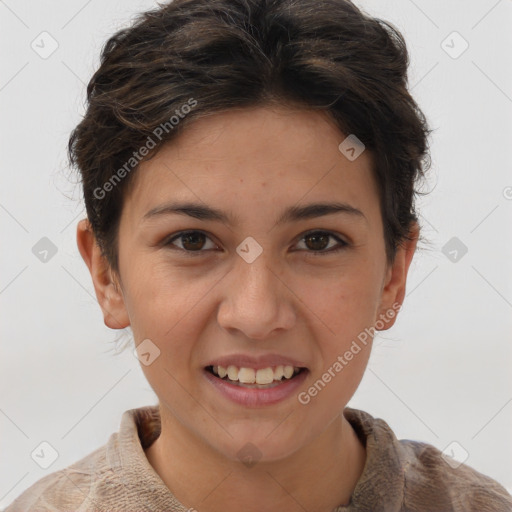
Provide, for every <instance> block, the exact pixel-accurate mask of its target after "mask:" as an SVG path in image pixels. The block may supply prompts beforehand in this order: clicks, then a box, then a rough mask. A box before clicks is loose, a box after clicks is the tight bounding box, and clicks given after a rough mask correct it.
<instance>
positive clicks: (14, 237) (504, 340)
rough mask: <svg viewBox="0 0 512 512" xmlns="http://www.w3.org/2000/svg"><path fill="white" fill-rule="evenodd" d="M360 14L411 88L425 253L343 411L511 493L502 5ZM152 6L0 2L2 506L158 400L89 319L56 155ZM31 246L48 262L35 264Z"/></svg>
mask: <svg viewBox="0 0 512 512" xmlns="http://www.w3.org/2000/svg"><path fill="white" fill-rule="evenodd" d="M357 4H358V5H359V6H360V7H362V8H363V9H364V10H365V11H367V12H368V13H370V14H372V15H374V16H378V17H382V18H384V19H387V20H389V21H391V22H392V23H393V24H395V25H396V26H397V27H398V28H399V29H400V30H401V31H402V32H403V34H404V35H405V38H406V40H407V43H408V47H409V50H410V53H411V69H410V84H411V88H412V93H413V95H414V96H415V98H416V99H417V101H418V102H419V104H420V106H421V107H422V109H423V110H424V112H425V113H426V115H427V117H428V119H429V121H430V123H431V125H432V127H433V128H435V130H436V131H435V133H434V135H433V137H432V159H433V165H432V169H431V172H430V174H431V178H430V181H429V182H428V183H427V185H426V187H425V189H426V190H431V193H430V194H429V195H428V196H426V197H425V198H422V199H421V200H420V202H419V208H420V211H421V212H422V217H421V221H422V225H423V235H424V237H425V238H426V239H427V240H428V243H423V244H421V248H420V250H419V252H418V253H417V255H416V257H415V260H414V262H413V264H412V267H411V272H410V278H409V284H408V292H407V298H406V301H405V306H404V308H403V310H402V313H401V314H400V316H399V321H398V323H397V325H396V326H395V327H393V328H392V330H390V331H387V332H384V333H382V334H381V335H380V336H379V338H378V339H377V340H376V342H375V346H374V351H373V354H372V357H371V359H370V363H369V367H368V370H367V372H366V374H365V377H364V379H363V382H362V383H361V386H360V388H359V389H358V391H357V393H356V394H355V396H354V397H353V399H352V401H351V402H350V404H349V405H351V406H352V407H357V408H361V409H364V410H366V411H368V412H370V413H371V414H373V415H374V416H377V417H381V418H383V419H385V420H386V421H387V422H388V423H389V425H390V426H391V427H392V428H393V429H394V431H395V433H396V434H397V437H399V438H408V439H416V440H422V441H425V442H428V443H431V444H433V445H435V446H437V447H438V448H439V449H441V450H444V449H447V451H448V452H451V453H452V454H453V455H454V456H455V459H456V460H457V459H461V460H462V459H464V458H465V457H466V456H467V460H466V462H467V463H468V464H469V465H470V466H472V467H474V468H475V469H477V470H479V471H481V472H483V473H485V474H487V475H489V476H491V477H493V478H495V479H496V480H498V481H499V482H500V483H502V484H503V485H504V486H506V487H507V488H508V489H509V491H512V436H511V432H512V428H511V427H512V376H511V372H510V367H511V361H512V345H511V343H510V341H511V332H512V329H511V327H512V315H511V313H512V286H511V285H512V278H511V253H512V238H511V236H510V233H511V229H510V226H511V220H512V175H511V169H512V166H511V159H512V157H511V152H510V146H511V142H512V122H511V119H512V117H511V116H512V71H511V67H510V50H511V49H512V44H511V43H512V31H510V26H511V25H512V23H511V22H512V1H511V0H499V1H496V0H481V1H476V0H472V1H462V0H459V1H454V0H452V1H446V0H444V1H441V0H435V1H433V0H430V1H426V0H415V1H412V0H400V1H397V0H395V1H383V0H364V1H363V0H359V1H357ZM154 6H156V3H155V2H153V1H149V0H147V1H135V0H128V1H127V0H124V1H121V0H108V1H107V0H101V1H100V0H89V1H83V0H68V1H67V2H44V1H38V2H28V1H21V0H18V1H16V0H6V1H0V37H1V44H2V46H1V48H2V50H1V67H0V69H1V71H0V73H1V74H0V111H1V116H0V129H1V140H2V146H1V155H0V156H1V158H0V166H1V180H2V186H1V188H0V229H1V237H2V241H3V243H2V251H1V256H0V257H1V264H0V268H1V273H0V307H1V312H2V321H1V324H0V332H1V357H0V389H1V397H0V431H1V436H0V443H1V445H0V464H1V468H0V507H3V506H6V505H7V504H8V503H10V502H11V501H12V500H13V499H14V498H15V497H16V496H18V495H19V494H20V493H21V492H22V491H23V490H24V489H26V488H27V487H28V486H29V485H31V484H32V483H33V482H35V481H36V480H39V479H40V478H41V477H43V476H44V475H46V474H48V473H51V472H53V471H56V470H58V469H60V468H63V467H65V466H67V465H69V464H71V463H73V462H75V461H77V460H78V459H79V458H82V457H83V456H85V455H87V454H89V453H90V452H91V451H93V450H94V449H96V448H98V447H99V446H101V445H102V444H104V443H105V442H106V441H107V439H108V437H109V435H110V434H111V433H112V432H114V431H116V430H117V429H118V426H119V420H120V417H121V414H122V412H123V411H125V410H126V409H129V408H133V407H139V406H143V405H148V404H154V403H156V397H155V395H154V393H153V392H152V390H151V389H150V387H149V385H148V384H147V382H146V381H145V379H144V377H143V374H142V371H141V369H140V366H139V364H140V363H139V362H138V361H137V359H135V357H134V356H133V354H132V351H131V350H126V351H124V352H123V353H121V354H118V355H116V353H115V349H116V346H117V347H118V346H119V344H118V345H116V344H115V343H114V340H115V339H116V338H117V337H118V335H119V331H112V330H110V329H108V328H107V327H105V326H104V324H103V317H102V314H101V311H100V308H99V306H98V304H97V302H96V299H95V295H94V289H93V286H92V282H91V279H90V275H89V273H88V270H87V268H86V266H85V264H84V263H83V262H82V260H81V257H80V255H79V253H78V250H77V248H76V242H75V232H76V224H77V222H78V220H79V219H81V218H83V217H84V213H83V212H84V210H83V205H82V204H81V202H80V190H79V188H78V186H76V185H75V184H74V182H73V180H74V179H75V178H74V176H73V175H72V178H73V179H71V180H70V179H69V178H68V171H67V170H66V165H67V162H66V153H65V149H66V143H67V138H68V136H69V132H70V130H71V129H72V128H73V127H74V126H75V125H76V123H77V122H78V121H79V119H80V115H81V114H82V113H83V102H84V98H85V84H86V83H87V81H88V80H89V78H90V76H91V75H92V73H93V71H94V70H95V68H96V66H97V63H98V56H99V52H100V49H101V47H102V45H103V43H104V42H105V41H106V39H107V38H108V36H109V35H111V34H112V33H113V32H114V31H116V30H118V29H119V28H122V27H123V26H125V25H126V24H127V23H128V22H129V20H130V19H131V18H132V17H133V16H134V14H135V13H137V12H139V11H141V10H145V9H148V8H152V7H154ZM44 31H46V32H48V33H49V34H50V35H51V36H47V35H42V36H41V35H40V34H41V33H42V32H44ZM454 31H456V32H457V33H458V34H460V36H459V35H457V34H455V35H453V34H452V33H453V32H454ZM53 40H55V41H56V43H54V42H53ZM443 41H445V42H444V43H443ZM464 41H467V44H469V47H468V48H467V50H466V51H465V52H464V53H462V54H460V53H461V51H462V50H463V49H464V47H465V43H464ZM52 44H58V47H57V49H56V50H55V51H54V53H52V54H51V55H49V56H47V55H45V54H44V52H50V50H51V49H52ZM31 45H33V46H34V49H33V47H32V46H31ZM36 50H37V51H36ZM38 52H39V53H38ZM40 54H43V56H44V57H46V58H42V57H41V56H40ZM459 54H460V55H459ZM43 237H47V238H48V239H49V240H50V241H51V243H52V244H53V245H54V246H55V248H56V250H57V252H56V253H55V254H54V255H52V252H51V251H50V252H49V253H48V254H47V256H46V259H47V261H46V262H43V261H41V260H40V259H39V258H41V257H43V255H44V253H41V254H39V258H38V257H36V254H37V253H39V252H40V251H42V250H43V249H44V248H45V247H46V246H45V245H44V244H47V245H48V242H47V241H42V242H40V240H41V239H42V238H43ZM453 237H456V240H454V241H453V240H452V242H450V244H449V245H448V246H446V244H447V243H448V242H449V241H450V240H451V239H452V238H453ZM36 244H40V245H36ZM41 244H42V245H41ZM462 244H464V246H465V247H467V253H466V254H463V251H462V250H461V248H463V246H462ZM34 246H36V249H34V252H35V253H36V254H34V252H33V248H34ZM444 247H445V249H444V250H443V248H444ZM454 250H455V251H456V253H454V252H453V251H454ZM450 253H451V254H450ZM455 256H456V261H452V260H453V258H454V257H455ZM129 334H130V333H129V331H126V332H125V333H124V341H126V340H128V339H129ZM121 341H122V342H123V340H121ZM121 344H122V343H121ZM43 441H46V442H47V443H49V444H50V445H51V446H53V447H54V449H55V450H56V451H57V452H58V457H57V458H56V460H55V461H54V462H53V463H52V464H51V465H50V466H49V467H48V468H46V469H43V468H42V467H40V465H38V464H37V463H36V462H35V461H34V460H33V459H32V458H31V453H32V452H33V451H34V450H36V453H44V454H45V455H44V456H42V457H41V458H40V463H41V464H44V463H45V461H46V463H49V462H50V461H51V459H50V457H51V453H52V451H51V449H50V448H48V447H47V446H46V445H43V446H42V447H41V446H40V443H41V442H43ZM454 442H455V444H453V443H454ZM41 450H42V452H41ZM45 457H46V459H45ZM34 458H36V459H37V457H34ZM43 459H45V460H43ZM456 460H455V461H453V462H452V463H456Z"/></svg>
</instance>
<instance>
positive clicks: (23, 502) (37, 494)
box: [4, 446, 108, 512]
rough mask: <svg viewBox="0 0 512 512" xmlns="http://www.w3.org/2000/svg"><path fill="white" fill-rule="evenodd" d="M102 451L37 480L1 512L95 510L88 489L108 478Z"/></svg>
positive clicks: (97, 451) (103, 449)
mask: <svg viewBox="0 0 512 512" xmlns="http://www.w3.org/2000/svg"><path fill="white" fill-rule="evenodd" d="M105 449H106V447H105V446H102V447H101V448H98V449H97V450H95V451H93V452H92V453H90V454H89V455H87V456H86V457H84V458H82V459H80V460H79V461H77V462H75V463H74V464H72V465H70V466H68V467H66V468H64V469H61V470H59V471H55V472H53V473H50V474H49V475H46V476H44V477H43V478H41V479H39V480H38V481H37V482H35V483H34V484H32V485H31V486H30V487H29V488H28V489H26V490H25V491H24V492H23V493H22V494H21V495H20V496H18V498H16V499H15V500H14V501H13V502H12V503H11V504H10V505H9V506H8V507H7V508H6V509H5V511H4V512H22V511H24V512H26V511H34V512H36V511H37V512H43V511H44V512H57V511H62V510H77V511H78V510H95V508H92V507H93V506H94V503H93V498H92V489H93V487H94V486H95V485H97V483H98V480H101V481H105V480H106V479H107V475H108V466H107V464H106V458H105Z"/></svg>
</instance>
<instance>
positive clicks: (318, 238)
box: [300, 231, 348, 254]
mask: <svg viewBox="0 0 512 512" xmlns="http://www.w3.org/2000/svg"><path fill="white" fill-rule="evenodd" d="M330 239H332V240H335V241H336V242H337V244H334V246H333V245H331V246H330V247H329V240H330ZM300 241H301V242H302V241H304V243H305V246H306V249H308V252H310V253H313V254H315V253H318V254H330V253H333V252H336V251H339V250H340V249H343V248H344V247H345V246H347V245H348V244H347V243H346V242H344V241H343V240H341V239H340V238H339V237H337V236H336V235H334V234H333V233H329V232H327V231H311V232H309V233H306V234H305V235H304V236H303V237H302V238H301V240H300Z"/></svg>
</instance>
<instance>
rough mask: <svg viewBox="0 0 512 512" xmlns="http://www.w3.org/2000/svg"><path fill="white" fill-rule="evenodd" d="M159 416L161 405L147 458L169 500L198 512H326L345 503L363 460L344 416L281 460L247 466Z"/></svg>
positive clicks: (174, 422) (356, 438)
mask: <svg viewBox="0 0 512 512" xmlns="http://www.w3.org/2000/svg"><path fill="white" fill-rule="evenodd" d="M162 412H164V411H162V406H160V414H161V419H162V430H161V434H160V436H159V437H158V439H157V440H156V441H155V442H154V443H153V444H152V445H151V446H150V447H149V448H148V449H147V450H146V456H147V458H148V461H149V463H150V464H151V465H152V466H153V468H154V470H155V471H156V472H157V474H158V475H159V476H160V478H161V479H162V480H163V482H164V483H165V484H166V486H167V487H168V488H169V489H170V490H171V492H172V493H173V494H174V496H175V497H176V498H177V499H178V500H179V501H180V502H181V503H182V504H183V505H185V506H187V507H192V509H197V510H198V511H200V512H221V511H222V512H235V511H236V512H239V511H240V510H252V509H253V510H265V511H268V512H278V511H279V512H282V511H283V510H286V511H287V512H288V511H290V512H303V511H304V510H308V511H311V512H331V511H332V510H333V509H335V508H336V507H337V506H339V505H347V504H348V503H349V500H350V496H351V494H352V491H353V490H354V488H355V486H356V483H357V480H358V479H359V477H360V476H361V473H362V471H363V467H364V463H365V460H366V450H365V448H364V446H363V445H362V443H361V441H360V440H359V439H358V437H357V435H356V434H355V432H354V430H353V428H352V426H351V425H350V423H349V422H348V421H347V420H346V418H345V417H344V416H343V414H340V416H339V417H337V418H336V420H335V421H333V422H332V423H331V424H330V425H329V426H328V427H327V429H326V430H325V431H324V432H323V433H322V434H321V435H320V436H319V437H318V438H316V439H315V440H314V441H313V442H312V443H310V444H309V445H308V446H305V447H303V448H301V449H300V450H298V451H297V452H295V453H294V454H292V455H291V456H289V457H287V458H286V459H282V460H278V461H272V462H264V461H259V462H257V463H256V464H255V465H253V466H250V467H249V466H246V465H244V464H243V463H241V462H239V461H236V462H235V461H232V460H229V459H226V458H225V457H223V456H222V455H221V454H219V453H218V452H217V451H215V450H213V449H212V448H211V447H209V446H208V445H206V444H204V442H202V441H200V440H198V439H197V438H196V437H194V436H193V435H192V434H190V433H189V432H188V431H187V430H186V429H185V428H184V427H183V425H181V424H180V423H179V422H177V421H173V419H172V418H167V417H165V416H162ZM164 414H165V413H164ZM252 504H254V506H251V505H252Z"/></svg>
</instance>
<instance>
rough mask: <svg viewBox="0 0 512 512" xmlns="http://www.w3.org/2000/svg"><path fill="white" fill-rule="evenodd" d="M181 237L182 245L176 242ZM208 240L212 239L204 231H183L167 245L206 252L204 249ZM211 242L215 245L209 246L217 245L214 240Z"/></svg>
mask: <svg viewBox="0 0 512 512" xmlns="http://www.w3.org/2000/svg"><path fill="white" fill-rule="evenodd" d="M180 239H181V247H180V246H179V245H177V244H175V243H174V241H175V240H180ZM206 240H210V238H209V237H208V236H207V235H206V234H205V233H203V232H202V231H183V232H182V233H178V234H177V235H176V236H174V237H173V238H171V239H170V240H169V241H167V242H166V243H165V245H174V246H175V247H176V248H178V249H182V250H183V251H186V252H204V251H202V249H204V246H205V241H206ZM210 242H211V240H210ZM211 244H212V246H213V247H209V249H211V248H215V247H217V246H216V245H215V244H214V243H213V242H211Z"/></svg>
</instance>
